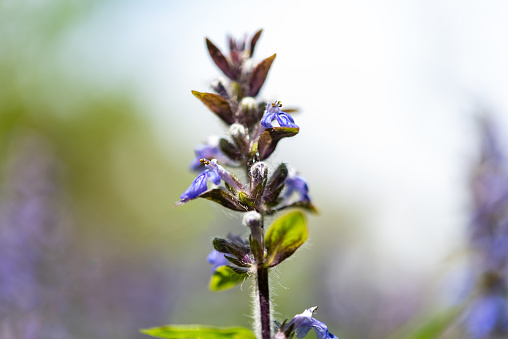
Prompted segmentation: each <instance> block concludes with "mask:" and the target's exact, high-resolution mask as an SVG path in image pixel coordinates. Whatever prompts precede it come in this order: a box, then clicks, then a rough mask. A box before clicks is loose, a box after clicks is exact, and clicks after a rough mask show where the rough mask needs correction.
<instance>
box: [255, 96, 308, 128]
mask: <svg viewBox="0 0 508 339" xmlns="http://www.w3.org/2000/svg"><path fill="white" fill-rule="evenodd" d="M281 107H282V105H281V103H280V101H277V102H274V103H267V104H266V111H265V114H264V115H263V118H262V119H261V125H262V126H263V127H265V128H270V127H273V126H272V121H274V120H275V119H277V122H278V123H279V126H280V127H291V128H299V127H298V126H297V125H296V124H295V121H294V120H293V118H292V117H291V116H290V115H289V114H287V113H286V112H283V111H281V110H280V108H281Z"/></svg>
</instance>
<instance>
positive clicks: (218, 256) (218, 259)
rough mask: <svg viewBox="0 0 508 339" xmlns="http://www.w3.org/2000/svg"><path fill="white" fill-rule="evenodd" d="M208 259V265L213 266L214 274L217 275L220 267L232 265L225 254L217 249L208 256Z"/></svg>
mask: <svg viewBox="0 0 508 339" xmlns="http://www.w3.org/2000/svg"><path fill="white" fill-rule="evenodd" d="M206 259H207V260H208V263H209V264H210V265H212V273H215V271H217V269H218V268H219V267H221V266H226V265H228V264H230V262H229V260H228V259H226V257H225V256H224V253H221V252H219V251H217V250H215V249H214V250H213V251H211V252H210V254H208V257H207V258H206Z"/></svg>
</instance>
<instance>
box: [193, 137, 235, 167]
mask: <svg viewBox="0 0 508 339" xmlns="http://www.w3.org/2000/svg"><path fill="white" fill-rule="evenodd" d="M194 153H195V154H196V157H195V158H194V160H192V162H191V165H190V168H191V169H192V170H193V171H197V170H198V169H200V168H202V167H203V163H202V162H201V159H217V161H219V162H221V163H223V164H228V163H229V162H230V159H229V158H228V157H227V156H226V155H225V154H224V153H222V151H221V150H220V148H219V138H210V139H208V141H207V142H206V143H203V144H200V145H198V146H196V148H194Z"/></svg>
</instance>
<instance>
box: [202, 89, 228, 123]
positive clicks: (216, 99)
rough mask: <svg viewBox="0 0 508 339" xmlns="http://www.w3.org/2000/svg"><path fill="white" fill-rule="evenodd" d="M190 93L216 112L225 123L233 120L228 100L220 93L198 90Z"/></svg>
mask: <svg viewBox="0 0 508 339" xmlns="http://www.w3.org/2000/svg"><path fill="white" fill-rule="evenodd" d="M192 94H194V96H195V97H196V98H198V99H199V100H201V102H202V103H204V104H205V106H206V107H208V108H209V109H210V111H212V112H214V113H215V114H217V115H218V116H219V118H221V119H222V120H223V121H224V122H225V123H227V124H229V125H231V124H233V123H234V122H235V118H234V114H233V112H232V111H231V107H229V102H228V101H227V100H226V99H224V98H223V97H221V96H220V95H218V94H214V93H202V92H198V91H192Z"/></svg>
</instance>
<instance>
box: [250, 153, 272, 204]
mask: <svg viewBox="0 0 508 339" xmlns="http://www.w3.org/2000/svg"><path fill="white" fill-rule="evenodd" d="M267 178H268V165H267V164H266V163H264V162H256V163H255V164H254V165H252V166H251V168H250V198H251V199H252V200H253V201H255V203H258V202H259V201H260V200H261V198H262V197H263V193H264V191H265V186H266V181H267Z"/></svg>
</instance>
